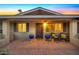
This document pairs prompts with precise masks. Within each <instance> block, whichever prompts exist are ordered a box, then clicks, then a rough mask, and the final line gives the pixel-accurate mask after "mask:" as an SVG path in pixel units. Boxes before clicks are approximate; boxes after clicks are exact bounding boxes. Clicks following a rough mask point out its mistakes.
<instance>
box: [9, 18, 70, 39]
mask: <svg viewBox="0 0 79 59" xmlns="http://www.w3.org/2000/svg"><path fill="white" fill-rule="evenodd" d="M8 22H9V23H10V29H9V30H10V39H12V40H14V39H15V40H16V39H22V40H23V39H25V40H26V39H29V37H28V35H29V34H32V35H34V39H45V35H46V33H49V34H51V33H57V34H59V33H62V32H63V33H67V34H68V35H69V22H70V21H68V20H64V21H63V19H27V20H26V19H21V20H19V21H18V20H17V21H16V19H13V20H11V21H8Z"/></svg>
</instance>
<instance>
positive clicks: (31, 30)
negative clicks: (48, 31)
mask: <svg viewBox="0 0 79 59" xmlns="http://www.w3.org/2000/svg"><path fill="white" fill-rule="evenodd" d="M35 29H36V28H35V23H33V22H30V23H29V32H30V33H32V34H34V38H35V37H36V31H35Z"/></svg>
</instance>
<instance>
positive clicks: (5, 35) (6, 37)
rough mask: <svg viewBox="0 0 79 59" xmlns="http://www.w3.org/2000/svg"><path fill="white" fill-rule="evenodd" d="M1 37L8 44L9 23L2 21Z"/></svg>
mask: <svg viewBox="0 0 79 59" xmlns="http://www.w3.org/2000/svg"><path fill="white" fill-rule="evenodd" d="M3 35H4V38H5V40H6V42H7V43H9V42H10V23H9V22H8V21H3Z"/></svg>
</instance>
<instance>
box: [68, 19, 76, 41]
mask: <svg viewBox="0 0 79 59" xmlns="http://www.w3.org/2000/svg"><path fill="white" fill-rule="evenodd" d="M76 34H77V21H76V20H73V21H71V22H70V39H74V38H75V35H76ZM71 41H72V40H71Z"/></svg>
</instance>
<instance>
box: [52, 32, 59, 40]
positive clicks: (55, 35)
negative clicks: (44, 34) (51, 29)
mask: <svg viewBox="0 0 79 59" xmlns="http://www.w3.org/2000/svg"><path fill="white" fill-rule="evenodd" d="M51 37H52V39H54V41H58V40H59V35H58V33H51Z"/></svg>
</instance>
